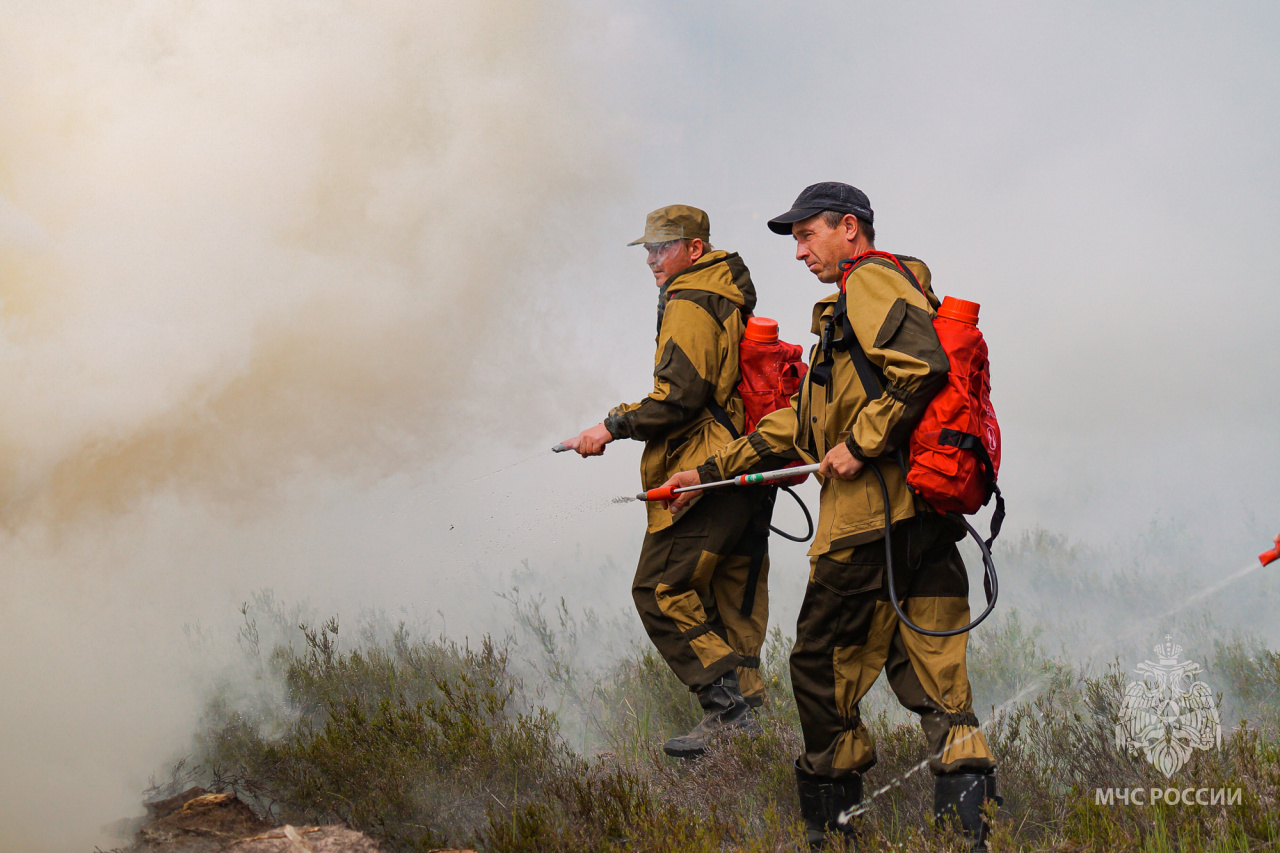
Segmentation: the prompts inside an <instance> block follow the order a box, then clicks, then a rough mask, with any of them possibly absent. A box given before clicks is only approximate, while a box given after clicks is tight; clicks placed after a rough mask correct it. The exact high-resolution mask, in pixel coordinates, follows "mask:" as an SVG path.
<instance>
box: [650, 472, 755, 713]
mask: <svg viewBox="0 0 1280 853" xmlns="http://www.w3.org/2000/svg"><path fill="white" fill-rule="evenodd" d="M774 494H775V490H774V489H772V488H768V487H733V488H725V489H721V490H718V491H716V492H709V493H707V494H705V495H703V496H702V497H701V498H700V499H699V500H698V501H697V502H696V503H695V504H694V505H693V506H692V507H691V508H690V509H688V510H687V511H686V512H685V514H684V515H683V516H682V517H681V518H680V520H679V521H677V522H676V523H675V524H673V525H672V526H671V527H668V528H666V529H665V530H660V531H658V532H657V533H647V534H645V537H644V544H643V545H642V546H641V549H640V560H639V564H638V565H637V567H636V576H635V580H634V581H633V582H632V586H631V594H632V597H633V598H634V599H635V603H636V610H638V611H639V613H640V621H641V622H642V623H643V624H644V629H645V631H646V632H647V633H648V634H649V639H651V640H652V641H653V644H654V646H655V647H656V648H657V650H658V653H659V654H661V655H662V657H663V659H664V660H665V661H666V662H667V664H668V665H670V667H671V669H672V670H673V671H674V672H675V674H676V676H677V677H679V679H680V680H681V681H682V682H684V683H685V684H687V685H688V686H689V689H690V690H693V691H695V692H697V691H699V690H701V689H702V688H704V687H706V686H707V685H709V684H710V683H711V682H713V681H715V680H716V679H717V678H719V677H720V676H722V675H724V674H725V673H727V672H729V671H730V670H733V669H736V670H737V672H738V684H739V687H740V688H741V690H742V695H743V696H744V697H746V699H747V700H748V702H750V703H751V704H753V705H755V704H759V703H760V702H762V701H763V699H764V682H763V681H761V679H760V647H761V646H762V645H763V644H764V638H765V631H766V628H767V626H768V622H769V555H768V535H769V519H770V517H771V515H772V511H773V500H774ZM753 565H754V566H755V567H756V569H755V571H754V572H753V569H752V567H753ZM753 575H754V577H753ZM744 611H746V612H745V613H744Z"/></svg>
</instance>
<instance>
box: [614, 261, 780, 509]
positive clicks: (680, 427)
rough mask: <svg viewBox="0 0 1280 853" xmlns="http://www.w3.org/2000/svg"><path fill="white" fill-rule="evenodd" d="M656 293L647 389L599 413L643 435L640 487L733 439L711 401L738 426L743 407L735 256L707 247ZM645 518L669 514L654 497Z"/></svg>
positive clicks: (747, 286) (741, 317) (748, 305)
mask: <svg viewBox="0 0 1280 853" xmlns="http://www.w3.org/2000/svg"><path fill="white" fill-rule="evenodd" d="M660 299H661V300H663V303H664V304H662V305H660V312H661V318H662V319H661V325H660V327H659V330H658V339H657V349H656V352H655V354H654V370H653V390H652V391H650V392H649V394H648V396H646V397H645V398H644V399H642V400H640V401H639V402H636V403H624V404H622V405H620V406H616V407H614V408H613V409H612V410H611V411H610V412H609V415H608V417H606V418H605V426H606V427H607V428H608V430H609V432H610V434H611V435H613V436H614V437H615V438H634V439H637V440H640V441H643V442H645V448H644V452H643V453H642V454H641V457H640V479H641V483H642V484H643V487H644V488H645V489H646V490H647V489H652V488H656V487H657V486H660V485H662V484H663V483H664V482H666V481H667V480H668V479H669V478H670V477H671V475H672V474H675V473H676V472H677V471H683V470H685V469H688V468H692V467H693V466H694V465H696V464H697V463H698V462H701V461H702V460H703V459H706V458H707V456H709V455H710V454H712V453H714V452H715V451H717V450H719V449H720V448H722V447H723V446H724V445H726V444H728V443H729V441H731V440H732V438H733V436H732V435H731V434H730V432H729V430H728V429H726V428H725V427H724V426H723V425H722V424H721V423H720V422H719V421H717V420H716V419H715V417H714V416H713V415H712V414H711V412H710V411H708V409H707V404H708V403H709V402H710V401H713V400H714V401H715V402H716V403H718V404H719V405H720V406H721V407H722V408H723V409H724V410H725V412H727V413H728V415H729V418H730V420H731V421H732V423H733V425H734V428H735V429H736V430H738V432H739V433H741V431H742V429H743V427H744V425H745V417H744V415H745V411H744V409H743V406H742V399H741V397H740V396H739V395H738V390H737V386H738V381H739V378H740V377H739V371H738V344H739V341H741V339H742V332H743V329H744V326H745V323H746V319H745V318H746V316H749V315H750V312H751V310H752V309H754V308H755V302H756V294H755V286H754V285H753V284H752V282H751V274H750V272H749V271H748V270H747V267H746V265H745V264H744V263H743V262H742V259H741V258H739V257H738V255H737V254H729V253H727V252H723V251H714V252H711V253H709V254H707V255H706V256H705V257H703V258H701V259H699V261H698V263H696V264H694V265H693V266H691V267H690V268H689V269H687V270H685V271H684V272H682V273H680V274H679V275H677V276H674V277H673V278H672V279H671V280H670V281H669V282H668V283H667V286H666V288H665V291H664V292H663V293H662V294H661V296H660ZM648 517H649V525H648V529H649V531H650V532H657V531H658V530H662V529H664V528H666V527H669V526H670V525H671V524H672V522H673V521H674V519H673V517H672V515H671V513H669V512H668V511H667V510H665V509H663V508H662V506H661V505H659V504H649V505H648Z"/></svg>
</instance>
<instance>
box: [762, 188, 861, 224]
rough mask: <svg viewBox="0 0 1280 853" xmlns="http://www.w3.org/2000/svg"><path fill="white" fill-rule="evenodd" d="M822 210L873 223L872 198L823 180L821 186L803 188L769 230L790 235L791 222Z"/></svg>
mask: <svg viewBox="0 0 1280 853" xmlns="http://www.w3.org/2000/svg"><path fill="white" fill-rule="evenodd" d="M824 210H834V211H835V212H836V213H852V214H853V215H854V216H856V217H858V218H859V219H865V220H866V221H867V222H868V223H871V224H875V219H874V217H875V214H874V213H873V212H872V210H871V199H869V198H867V194H866V193H864V192H863V191H862V190H860V189H858V188H857V187H851V186H849V185H848V184H841V183H837V182H835V181H824V182H823V183H821V184H813V185H811V186H807V187H805V188H804V190H802V191H801V193H800V195H798V196H796V200H795V202H794V203H793V204H792V205H791V209H790V210H788V211H787V212H786V213H784V214H782V215H781V216H775V217H774V218H773V219H770V220H769V230H770V231H772V232H773V233H774V234H790V233H791V225H792V223H794V222H799V221H800V220H801V219H808V218H809V217H810V216H815V215H817V214H819V213H821V212H822V211H824Z"/></svg>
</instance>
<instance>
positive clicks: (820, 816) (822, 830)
mask: <svg viewBox="0 0 1280 853" xmlns="http://www.w3.org/2000/svg"><path fill="white" fill-rule="evenodd" d="M796 790H797V791H798V792H799V794H800V816H801V817H802V818H804V836H805V840H806V841H807V842H809V849H810V850H821V849H822V848H823V847H825V846H826V843H827V833H828V832H838V833H840V834H841V835H844V836H845V837H847V838H854V837H855V833H854V829H853V822H852V821H851V820H849V821H845V822H844V823H841V822H840V814H841V813H842V812H844V811H847V810H849V809H851V808H853V807H854V806H856V805H858V804H859V803H861V802H862V776H861V775H860V774H855V775H853V776H846V777H844V778H843V779H827V778H824V777H822V776H813V775H811V774H809V773H805V772H804V771H803V770H801V769H800V767H799V765H797V766H796Z"/></svg>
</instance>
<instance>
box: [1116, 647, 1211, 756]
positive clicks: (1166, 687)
mask: <svg viewBox="0 0 1280 853" xmlns="http://www.w3.org/2000/svg"><path fill="white" fill-rule="evenodd" d="M1155 653H1156V661H1154V662H1153V661H1149V660H1148V661H1143V662H1142V663H1140V664H1138V666H1137V668H1136V670H1135V672H1137V674H1138V675H1140V676H1142V680H1140V681H1131V682H1129V686H1128V687H1127V688H1126V689H1125V691H1124V701H1123V702H1122V703H1121V705H1120V721H1119V722H1118V723H1117V724H1116V746H1117V747H1119V748H1120V749H1123V750H1127V751H1128V752H1129V754H1130V755H1137V754H1138V753H1139V752H1141V753H1142V754H1143V755H1144V756H1146V759H1147V761H1150V762H1151V763H1152V764H1154V765H1155V766H1156V768H1157V769H1158V770H1159V771H1160V772H1161V773H1163V774H1164V775H1165V777H1166V778H1168V777H1169V776H1172V775H1173V774H1174V772H1176V771H1177V770H1178V768H1180V767H1181V766H1182V765H1183V764H1186V763H1187V760H1188V759H1190V758H1191V754H1192V752H1194V751H1195V750H1197V749H1218V748H1221V746H1222V724H1221V721H1220V720H1219V718H1218V708H1217V705H1216V704H1215V703H1214V701H1213V691H1212V690H1210V689H1209V685H1207V684H1205V683H1204V682H1203V681H1196V680H1195V676H1196V675H1197V674H1198V673H1200V672H1202V671H1203V670H1202V669H1201V668H1200V664H1198V663H1195V662H1194V661H1183V660H1179V656H1180V655H1181V654H1182V646H1179V645H1176V644H1175V643H1174V642H1173V639H1172V638H1171V637H1165V638H1164V642H1163V643H1161V644H1160V645H1158V646H1156V647H1155Z"/></svg>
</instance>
